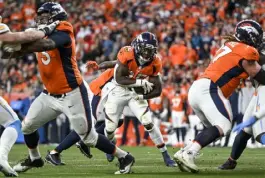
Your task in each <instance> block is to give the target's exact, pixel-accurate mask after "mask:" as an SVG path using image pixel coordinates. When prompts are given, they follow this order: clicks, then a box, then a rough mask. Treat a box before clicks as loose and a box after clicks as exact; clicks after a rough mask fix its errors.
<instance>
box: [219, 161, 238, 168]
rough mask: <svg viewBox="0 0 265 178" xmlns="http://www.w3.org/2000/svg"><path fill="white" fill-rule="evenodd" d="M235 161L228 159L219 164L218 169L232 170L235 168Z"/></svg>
mask: <svg viewBox="0 0 265 178" xmlns="http://www.w3.org/2000/svg"><path fill="white" fill-rule="evenodd" d="M236 165H237V162H236V161H235V160H232V159H228V160H227V161H226V162H225V163H224V164H223V165H221V166H219V167H218V169H220V170H233V169H235V168H236Z"/></svg>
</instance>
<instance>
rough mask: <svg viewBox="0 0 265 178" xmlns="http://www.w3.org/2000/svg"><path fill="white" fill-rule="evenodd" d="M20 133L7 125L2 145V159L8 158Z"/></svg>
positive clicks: (0, 147)
mask: <svg viewBox="0 0 265 178" xmlns="http://www.w3.org/2000/svg"><path fill="white" fill-rule="evenodd" d="M17 136H18V133H17V131H16V129H14V128H12V127H7V128H6V129H5V130H4V132H3V133H2V137H1V145H0V159H4V160H8V154H9V152H10V150H11V148H12V146H13V145H14V144H15V142H16V140H17Z"/></svg>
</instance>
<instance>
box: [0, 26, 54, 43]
mask: <svg viewBox="0 0 265 178" xmlns="http://www.w3.org/2000/svg"><path fill="white" fill-rule="evenodd" d="M58 24H59V22H58V21H57V22H54V23H52V24H50V25H47V26H45V27H43V28H41V29H38V30H29V31H25V32H14V33H13V32H10V31H9V29H8V31H7V32H6V33H2V34H0V41H3V42H7V43H21V44H22V43H28V42H31V41H35V40H38V39H42V38H43V37H45V36H47V35H49V34H51V33H52V32H53V30H54V29H55V28H56V26H57V25H58ZM2 26H3V28H4V26H5V25H4V24H2Z"/></svg>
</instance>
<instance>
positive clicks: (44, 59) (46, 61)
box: [41, 52, 51, 65]
mask: <svg viewBox="0 0 265 178" xmlns="http://www.w3.org/2000/svg"><path fill="white" fill-rule="evenodd" d="M41 54H42V57H41V61H42V63H43V64H44V65H48V64H49V63H50V62H51V57H50V55H49V54H48V53H47V52H41Z"/></svg>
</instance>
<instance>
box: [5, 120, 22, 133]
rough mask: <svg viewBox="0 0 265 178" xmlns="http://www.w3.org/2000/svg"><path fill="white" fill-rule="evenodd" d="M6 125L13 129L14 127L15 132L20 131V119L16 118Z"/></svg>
mask: <svg viewBox="0 0 265 178" xmlns="http://www.w3.org/2000/svg"><path fill="white" fill-rule="evenodd" d="M8 127H13V128H14V129H16V131H17V132H20V131H21V122H20V120H16V121H15V122H13V123H12V124H10V125H9V126H8Z"/></svg>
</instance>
